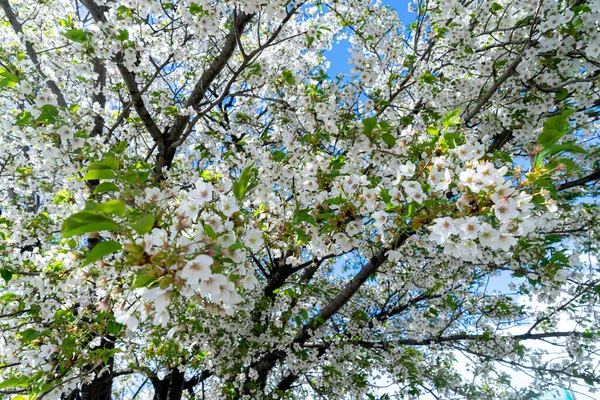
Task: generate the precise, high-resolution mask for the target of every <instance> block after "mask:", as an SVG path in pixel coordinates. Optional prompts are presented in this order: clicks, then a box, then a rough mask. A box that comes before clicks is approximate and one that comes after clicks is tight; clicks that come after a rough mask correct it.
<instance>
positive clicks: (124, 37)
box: [115, 29, 129, 42]
mask: <svg viewBox="0 0 600 400" xmlns="http://www.w3.org/2000/svg"><path fill="white" fill-rule="evenodd" d="M115 37H116V38H117V40H120V41H121V42H123V41H125V40H127V39H129V31H128V30H127V29H121V30H120V31H119V34H118V35H117V36H115Z"/></svg>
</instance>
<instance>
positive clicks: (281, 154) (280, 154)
mask: <svg viewBox="0 0 600 400" xmlns="http://www.w3.org/2000/svg"><path fill="white" fill-rule="evenodd" d="M272 154H273V160H275V161H276V162H282V161H283V159H284V158H285V153H284V152H283V151H280V150H276V151H274V152H273V153H272Z"/></svg>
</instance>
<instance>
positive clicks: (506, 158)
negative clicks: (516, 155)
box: [494, 150, 513, 164]
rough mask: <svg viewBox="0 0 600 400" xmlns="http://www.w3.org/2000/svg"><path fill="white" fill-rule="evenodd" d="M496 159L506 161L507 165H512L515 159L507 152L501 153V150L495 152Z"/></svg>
mask: <svg viewBox="0 0 600 400" xmlns="http://www.w3.org/2000/svg"><path fill="white" fill-rule="evenodd" d="M494 158H497V159H499V160H502V161H505V162H507V163H511V164H512V162H513V159H512V157H511V156H510V154H508V153H507V152H505V151H499V150H496V151H495V152H494Z"/></svg>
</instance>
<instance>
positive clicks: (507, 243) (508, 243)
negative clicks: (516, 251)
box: [492, 233, 517, 251]
mask: <svg viewBox="0 0 600 400" xmlns="http://www.w3.org/2000/svg"><path fill="white" fill-rule="evenodd" d="M516 244H517V239H515V237H514V236H513V235H509V234H507V233H504V234H501V235H499V236H498V237H497V238H496V240H495V242H494V245H493V246H492V248H493V249H494V250H498V249H500V250H503V251H509V250H510V248H511V247H512V246H514V245H516Z"/></svg>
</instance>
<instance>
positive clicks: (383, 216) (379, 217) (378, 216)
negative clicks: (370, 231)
mask: <svg viewBox="0 0 600 400" xmlns="http://www.w3.org/2000/svg"><path fill="white" fill-rule="evenodd" d="M372 217H373V219H374V220H375V226H383V225H385V223H386V222H387V219H388V213H386V212H385V211H376V212H374V213H373V215H372Z"/></svg>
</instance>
